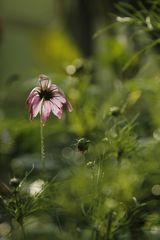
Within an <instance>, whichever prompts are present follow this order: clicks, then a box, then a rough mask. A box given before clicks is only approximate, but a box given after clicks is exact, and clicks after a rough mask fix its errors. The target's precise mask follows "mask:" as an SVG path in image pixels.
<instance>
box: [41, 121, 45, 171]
mask: <svg viewBox="0 0 160 240" xmlns="http://www.w3.org/2000/svg"><path fill="white" fill-rule="evenodd" d="M40 136H41V167H42V173H43V174H42V175H44V173H45V168H46V166H45V148H44V123H43V121H42V119H40Z"/></svg>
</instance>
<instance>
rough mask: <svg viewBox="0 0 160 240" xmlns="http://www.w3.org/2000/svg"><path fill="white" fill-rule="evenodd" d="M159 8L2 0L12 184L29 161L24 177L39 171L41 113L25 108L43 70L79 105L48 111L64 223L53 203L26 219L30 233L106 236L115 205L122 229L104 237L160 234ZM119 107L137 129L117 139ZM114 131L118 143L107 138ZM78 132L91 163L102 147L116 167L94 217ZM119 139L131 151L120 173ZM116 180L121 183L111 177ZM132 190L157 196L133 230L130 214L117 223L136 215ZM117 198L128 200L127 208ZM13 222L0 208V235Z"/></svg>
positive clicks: (51, 172)
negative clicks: (35, 115) (88, 209)
mask: <svg viewBox="0 0 160 240" xmlns="http://www.w3.org/2000/svg"><path fill="white" fill-rule="evenodd" d="M159 7H160V6H159V1H158V0H153V1H149V0H148V1H138V0H137V1H132V0H115V1H111V0H101V1H98V0H92V1H90V0H65V1H58V0H45V1H43V0H23V1H22V0H14V1H12V0H0V56H1V57H0V180H1V181H3V182H5V183H6V184H8V183H9V180H10V178H12V177H18V178H20V179H22V178H23V177H24V175H25V173H26V171H30V170H31V168H32V166H33V164H34V171H33V172H32V174H31V176H30V177H29V179H28V180H27V181H28V183H27V184H28V186H30V185H31V184H32V183H33V182H34V181H36V180H37V179H38V178H39V170H40V167H41V165H40V123H39V118H36V119H34V120H33V121H30V120H29V114H28V109H27V107H26V99H27V97H28V94H29V92H30V91H31V89H32V88H33V87H35V86H36V84H37V81H38V76H39V74H41V73H43V74H46V75H48V76H49V77H50V78H51V79H52V82H54V83H55V84H57V85H59V86H60V87H61V88H62V89H63V91H64V92H65V94H66V95H67V96H68V98H69V100H70V102H71V103H72V105H73V109H74V110H73V112H72V113H71V114H68V113H64V115H63V118H62V120H57V119H56V118H55V117H54V116H51V117H50V119H49V121H48V122H47V123H46V126H45V151H46V161H47V162H46V167H47V174H48V178H49V179H52V178H53V177H55V176H58V179H60V181H64V179H66V178H67V177H69V183H67V184H64V186H61V188H60V189H61V192H60V193H59V192H58V193H59V198H58V197H57V198H55V199H56V200H55V202H56V204H57V202H60V203H61V205H62V206H63V207H64V208H66V209H69V210H68V211H67V212H65V211H64V212H63V211H62V209H61V210H60V211H59V212H58V213H57V215H58V217H59V218H60V221H61V224H59V222H58V221H59V220H57V216H56V213H55V212H54V211H53V213H51V212H50V214H49V213H46V212H45V213H43V214H42V213H41V214H39V215H35V216H32V217H30V218H29V219H28V220H26V228H27V232H28V239H35V237H37V239H39V240H43V239H48V240H50V239H57V240H58V239H60V240H61V239H64V240H67V239H68V240H72V239H74V240H75V239H82V240H88V239H93V240H94V239H95V240H96V239H101V240H103V239H105V238H103V233H104V232H105V231H104V221H106V216H110V212H111V211H110V210H112V209H116V210H115V212H116V211H117V218H116V217H115V219H116V220H115V223H114V227H113V230H112V231H113V233H114V231H115V229H116V234H115V235H114V234H113V235H112V238H109V237H108V238H106V239H123V240H125V239H127V240H130V239H136V240H138V239H141V240H142V239H153V240H154V239H159V238H160V219H159V215H158V214H159V205H158V203H159V196H160V190H159V189H160V185H159V184H160V180H159V167H160V164H159V144H160V130H159V129H160V115H159V109H160V95H159V91H160V72H159V64H160V59H159V50H160V48H159V46H160V45H159V44H160V41H159V37H160V18H159ZM113 107H114V108H113ZM113 110H114V111H115V112H116V111H117V110H118V111H120V112H121V113H123V114H124V115H123V117H122V118H123V120H124V119H125V121H126V119H128V120H127V121H128V122H130V121H132V120H133V119H136V124H135V125H134V131H133V132H134V133H133V136H136V137H133V138H132V137H131V135H132V134H131V132H130V128H129V130H127V132H126V130H124V131H122V132H120V134H121V135H120V138H118V140H117V138H116V137H115V132H114V131H113V132H112V130H113V129H112V126H111V125H110V124H108V119H109V118H110V116H111V115H112V113H113ZM115 112H114V113H113V115H114V114H115V115H116V114H117V112H116V113H115ZM118 114H119V113H118ZM116 121H117V122H118V123H119V121H120V122H121V121H122V119H121V118H120V119H119V118H118V120H115V119H114V120H113V121H112V120H111V122H112V123H113V125H114V124H115V125H116V123H117V122H116ZM127 121H126V122H125V123H126V124H128V122H127ZM127 126H128V125H127ZM123 127H124V126H123ZM114 130H115V129H114ZM118 131H119V130H118ZM109 137H110V138H111V139H112V141H113V144H111V145H112V147H111V146H110V145H108V144H110V143H108V142H107V141H106V139H108V138H109ZM81 138H86V139H89V140H91V142H92V143H93V145H92V144H91V145H92V146H91V150H90V152H89V156H87V157H88V159H89V160H88V162H89V161H91V162H94V160H95V161H97V159H99V156H100V155H101V153H102V152H103V153H104V152H105V154H106V155H105V154H104V156H105V157H104V158H105V161H106V163H105V165H104V170H103V171H104V173H108V172H109V173H110V174H109V176H108V175H107V176H106V177H105V178H104V179H103V180H102V185H101V193H102V195H103V198H105V200H104V201H103V202H105V204H104V206H103V207H102V209H101V210H100V209H97V208H96V209H95V212H96V214H97V215H96V214H95V212H94V214H95V215H94V214H92V217H91V218H90V217H88V215H87V214H89V212H87V213H86V212H85V209H83V205H85V204H86V205H87V206H88V205H89V204H90V201H92V197H91V196H92V195H91V196H90V198H89V199H88V198H87V196H88V195H87V193H88V192H90V191H91V190H92V188H93V186H94V185H92V184H90V183H88V175H87V174H88V173H87V170H86V169H85V170H84V166H83V164H82V165H81V162H82V161H83V156H82V155H83V154H81V153H80V152H79V151H77V145H76V143H77V141H78V139H81ZM102 139H105V141H106V145H105V146H102V145H103V144H104V143H103V144H102ZM135 139H136V140H135ZM118 141H121V142H122V145H123V146H125V149H127V150H125V151H126V152H127V155H124V156H123V157H122V158H124V164H123V167H122V169H121V171H122V172H120V173H119V175H118V176H117V172H116V170H115V162H114V156H115V155H116V156H117V153H119V149H118V147H117V146H119V145H117V143H118V144H119V142H118ZM135 141H136V144H138V146H139V148H140V149H141V151H140V152H138V153H137V152H135V149H134V147H133V148H132V146H134V144H135ZM95 146H96V147H95ZM113 146H114V147H113ZM126 146H127V147H126ZM104 149H105V150H104ZM108 149H109V150H108ZM128 149H129V150H128ZM123 150H124V149H123ZM130 151H131V152H132V154H131V156H132V157H131V158H133V159H132V161H131V160H130V155H128V152H130ZM108 152H109V155H108ZM112 167H113V168H112ZM103 171H102V172H103ZM128 172H129V173H130V176H128V175H129V174H128ZM72 173H73V175H72ZM111 173H113V174H111ZM116 181H118V182H119V185H121V188H122V189H121V188H120V189H119V185H118V186H117V185H116V186H115V182H116ZM107 184H108V185H109V187H108V188H107V187H106V186H108V185H107ZM79 185H80V189H79V192H78V193H76V191H77V186H79ZM154 186H156V187H155V188H153V187H154ZM157 186H158V187H157ZM106 188H107V189H108V190H106V192H107V193H106V192H105V190H104V189H106ZM117 189H119V190H117ZM155 189H156V190H155ZM157 189H158V190H157ZM154 190H155V191H154ZM59 191H60V190H59ZM104 192H105V193H104ZM110 193H111V195H110ZM117 193H119V195H118V194H117ZM76 194H77V195H76ZM105 194H106V195H105ZM55 195H56V194H55ZM55 195H54V193H53V196H54V197H55ZM82 195H83V197H84V199H85V200H84V199H83V197H82V199H81V196H82ZM104 196H105V197H104ZM108 196H109V197H108ZM120 196H121V197H120ZM135 196H136V197H135ZM154 196H155V198H154ZM133 197H135V199H136V198H139V202H140V203H144V202H145V201H146V202H147V201H149V202H150V201H151V205H149V207H148V208H147V209H146V208H145V209H141V210H140V211H139V210H138V211H137V208H136V210H135V212H136V214H138V215H136V214H135V216H134V217H133V218H132V220H128V221H130V223H127V224H128V225H127V226H128V228H127V230H126V229H125V227H124V226H126V225H125V224H126V222H125V224H124V225H123V230H122V231H121V230H119V228H117V225H118V224H119V222H121V220H122V219H124V218H125V217H126V216H128V215H129V214H131V212H132V203H131V205H130V202H132V199H133ZM135 199H134V200H135ZM72 201H73V202H75V205H74V204H73V206H72V204H71V202H72ZM81 202H82V203H83V204H81ZM120 203H122V205H123V204H124V203H125V204H126V208H127V207H128V209H129V210H127V213H126V211H124V209H123V207H122V206H119V204H120ZM102 205H103V204H102ZM147 206H148V205H147ZM142 207H143V206H142ZM80 208H82V209H80ZM84 208H85V207H84ZM124 208H125V207H124ZM106 209H107V210H106ZM57 211H58V210H57ZM105 211H106V213H105ZM100 212H101V213H102V212H103V214H100ZM137 212H138V213H137ZM104 213H105V214H104ZM85 214H86V215H85ZM127 214H128V215H127ZM68 219H69V220H68ZM84 219H85V220H84ZM108 219H109V218H108ZM136 219H139V222H138V223H137V222H136ZM107 221H109V220H107ZM126 221H127V220H126ZM102 222H103V224H102ZM31 223H34V224H31ZM3 224H6V225H3ZM129 224H130V225H129ZM59 225H62V226H61V227H62V229H61V230H59ZM138 225H139V226H140V228H141V229H140V230H139V232H138V234H137V235H136V237H135V235H134V234H135V233H133V232H134V231H133V229H134V228H137V226H138ZM7 226H8V228H9V225H7V220H6V219H5V217H4V215H3V214H0V237H2V239H8V238H7V233H6V232H7V230H6V232H5V231H4V229H5V227H6V228H7ZM42 226H43V227H42ZM90 226H92V227H93V229H96V230H97V229H98V231H99V232H100V236H99V238H98V237H97V238H96V236H98V235H95V236H92V235H91V234H90ZM118 226H119V225H118ZM40 229H41V231H40ZM128 229H129V230H128ZM142 229H143V231H142ZM8 231H9V230H8ZM118 231H119V232H118ZM117 232H118V234H117ZM92 237H93V238H92ZM16 239H21V238H20V237H19V236H17V238H16Z"/></svg>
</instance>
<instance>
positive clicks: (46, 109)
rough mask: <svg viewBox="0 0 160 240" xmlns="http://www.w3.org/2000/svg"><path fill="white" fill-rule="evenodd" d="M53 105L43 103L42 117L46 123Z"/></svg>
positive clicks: (46, 102) (48, 102)
mask: <svg viewBox="0 0 160 240" xmlns="http://www.w3.org/2000/svg"><path fill="white" fill-rule="evenodd" d="M51 110H52V108H51V103H50V101H43V106H42V113H41V117H42V120H43V121H44V122H46V121H47V120H48V118H49V116H50V113H51Z"/></svg>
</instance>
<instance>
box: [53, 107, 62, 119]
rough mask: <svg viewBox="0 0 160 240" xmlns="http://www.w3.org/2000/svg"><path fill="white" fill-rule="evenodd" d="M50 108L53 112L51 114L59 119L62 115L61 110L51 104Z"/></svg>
mask: <svg viewBox="0 0 160 240" xmlns="http://www.w3.org/2000/svg"><path fill="white" fill-rule="evenodd" d="M51 107H52V112H53V114H54V115H55V116H56V117H57V118H59V119H61V117H62V113H63V111H62V109H60V108H58V107H57V106H56V105H55V104H54V103H52V105H51Z"/></svg>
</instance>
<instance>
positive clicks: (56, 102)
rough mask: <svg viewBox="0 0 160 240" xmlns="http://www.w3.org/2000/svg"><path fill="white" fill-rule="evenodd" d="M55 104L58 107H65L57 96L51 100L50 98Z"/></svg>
mask: <svg viewBox="0 0 160 240" xmlns="http://www.w3.org/2000/svg"><path fill="white" fill-rule="evenodd" d="M50 101H51V102H52V103H53V104H54V105H56V106H57V107H58V108H62V107H63V105H62V103H61V102H60V101H58V100H57V99H56V98H54V97H53V98H52V99H51V100H50Z"/></svg>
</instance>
